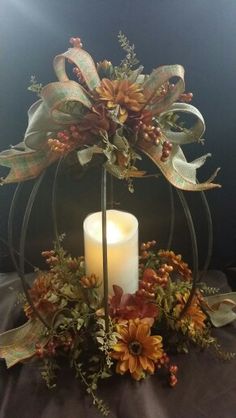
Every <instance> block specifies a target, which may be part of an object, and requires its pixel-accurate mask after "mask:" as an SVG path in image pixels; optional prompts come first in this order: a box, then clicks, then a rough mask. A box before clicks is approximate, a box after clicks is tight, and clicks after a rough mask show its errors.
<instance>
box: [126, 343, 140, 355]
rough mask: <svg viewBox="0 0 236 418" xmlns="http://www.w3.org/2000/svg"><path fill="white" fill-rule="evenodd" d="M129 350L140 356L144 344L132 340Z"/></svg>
mask: <svg viewBox="0 0 236 418" xmlns="http://www.w3.org/2000/svg"><path fill="white" fill-rule="evenodd" d="M129 352H130V353H131V354H133V355H134V356H139V355H140V354H141V353H142V345H141V344H140V342H138V341H132V342H131V343H130V344H129Z"/></svg>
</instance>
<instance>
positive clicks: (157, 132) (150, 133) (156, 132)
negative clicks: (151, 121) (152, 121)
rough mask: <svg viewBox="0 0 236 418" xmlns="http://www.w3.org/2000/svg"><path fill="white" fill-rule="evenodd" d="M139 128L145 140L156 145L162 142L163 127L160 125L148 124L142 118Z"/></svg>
mask: <svg viewBox="0 0 236 418" xmlns="http://www.w3.org/2000/svg"><path fill="white" fill-rule="evenodd" d="M138 128H139V130H140V133H141V135H142V138H144V140H145V141H147V142H152V143H153V144H154V145H159V144H160V137H161V129H160V128H159V126H154V125H146V124H145V123H143V121H142V120H140V121H139V123H138Z"/></svg>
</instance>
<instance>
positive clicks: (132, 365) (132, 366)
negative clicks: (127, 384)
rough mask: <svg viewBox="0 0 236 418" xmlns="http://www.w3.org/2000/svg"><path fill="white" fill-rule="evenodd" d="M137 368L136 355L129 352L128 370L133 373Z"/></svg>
mask: <svg viewBox="0 0 236 418" xmlns="http://www.w3.org/2000/svg"><path fill="white" fill-rule="evenodd" d="M136 368H137V357H136V356H132V355H131V354H130V356H129V370H130V373H133V372H134V371H135V370H136Z"/></svg>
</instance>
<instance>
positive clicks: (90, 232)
mask: <svg viewBox="0 0 236 418" xmlns="http://www.w3.org/2000/svg"><path fill="white" fill-rule="evenodd" d="M106 216H107V259H108V262H107V265H108V290H109V293H110V294H111V293H113V289H112V286H113V284H116V285H118V286H121V287H122V289H123V290H124V292H125V293H134V292H135V291H136V290H137V288H138V221H137V219H136V218H135V216H133V215H131V214H130V213H127V212H121V211H118V210H108V211H107V212H106ZM84 249H85V252H84V253H85V267H86V275H87V276H90V275H91V274H96V276H98V277H99V279H100V280H101V282H102V280H103V262H102V212H96V213H93V214H91V215H89V216H87V218H86V219H85V221H84ZM102 290H103V286H101V291H102Z"/></svg>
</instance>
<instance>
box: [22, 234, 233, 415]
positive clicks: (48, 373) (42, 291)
mask: <svg viewBox="0 0 236 418" xmlns="http://www.w3.org/2000/svg"><path fill="white" fill-rule="evenodd" d="M155 247H156V243H155V241H152V242H148V243H143V244H142V245H141V255H140V264H139V266H140V277H139V289H138V290H137V292H136V293H135V294H125V293H124V292H123V290H122V288H121V287H119V286H113V290H114V294H113V295H110V297H109V332H108V333H107V332H106V330H105V319H104V308H103V302H102V299H101V292H100V291H99V287H100V285H101V283H100V280H99V278H98V277H96V276H95V275H91V276H89V277H88V276H86V273H85V266H84V259H83V257H79V258H72V257H71V256H70V255H68V254H66V252H65V251H64V250H63V248H62V247H61V246H59V247H57V246H56V247H55V249H54V250H51V251H44V252H43V253H42V255H43V257H44V258H45V261H46V263H47V264H48V266H49V270H48V271H38V272H37V277H36V279H35V281H34V283H33V286H32V288H31V289H30V291H29V294H30V296H31V300H32V302H33V304H34V307H35V308H36V309H37V311H38V312H39V313H40V314H41V315H42V316H43V317H44V318H47V321H48V323H50V329H46V328H44V330H43V331H41V333H40V335H38V336H37V338H36V339H35V351H34V354H33V355H34V358H38V359H40V360H41V367H40V368H41V374H42V377H43V378H44V379H45V381H46V383H47V385H48V386H49V387H54V386H55V381H56V373H57V370H58V369H59V368H60V359H61V358H62V357H65V356H66V357H67V359H68V362H69V364H70V366H71V367H72V368H73V369H74V370H75V373H76V376H77V377H78V378H79V379H80V380H81V382H82V383H83V384H84V385H85V387H86V391H87V393H89V394H90V395H91V396H92V398H93V403H94V404H95V405H96V406H97V407H98V408H99V410H100V411H101V412H102V413H103V414H104V415H107V414H108V408H107V407H106V405H105V404H104V403H103V401H102V400H100V399H98V398H97V395H96V389H97V385H98V382H99V380H100V379H104V378H109V377H110V376H112V375H114V374H120V375H123V374H125V373H128V374H130V375H131V376H132V378H133V379H135V380H141V379H144V378H146V377H147V376H149V375H152V374H154V373H159V369H160V368H162V369H163V370H165V371H166V377H167V379H168V381H169V384H170V386H171V387H174V386H175V385H176V383H177V372H178V367H177V365H176V364H173V363H172V362H171V353H173V352H184V353H188V351H189V350H190V348H191V347H192V346H198V347H200V348H201V349H202V348H209V347H212V348H213V349H214V350H216V352H217V353H218V354H219V355H220V356H221V357H223V358H231V357H232V355H231V354H230V353H223V352H222V351H221V349H220V346H219V344H218V342H217V340H216V339H215V338H214V337H213V336H212V334H211V323H210V320H209V317H208V315H207V313H206V310H207V309H210V308H209V306H208V304H207V302H206V300H205V299H204V295H205V294H209V293H212V292H215V291H216V289H213V288H207V286H206V285H204V284H200V285H199V286H198V288H197V289H196V291H195V292H194V295H193V297H192V299H191V301H189V302H190V303H188V304H186V303H187V301H188V300H189V296H190V292H191V288H192V283H191V281H192V273H191V270H190V269H189V267H188V265H187V264H186V263H185V262H184V261H183V260H182V257H181V256H180V255H175V254H174V252H173V251H164V250H159V251H157V250H156V249H155ZM24 311H25V314H26V316H27V317H28V318H29V320H30V321H33V322H34V321H36V320H37V318H36V317H35V314H34V311H33V310H32V307H31V305H30V304H29V303H28V302H25V304H24Z"/></svg>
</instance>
